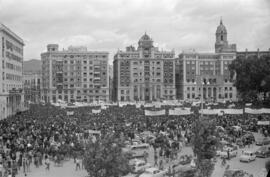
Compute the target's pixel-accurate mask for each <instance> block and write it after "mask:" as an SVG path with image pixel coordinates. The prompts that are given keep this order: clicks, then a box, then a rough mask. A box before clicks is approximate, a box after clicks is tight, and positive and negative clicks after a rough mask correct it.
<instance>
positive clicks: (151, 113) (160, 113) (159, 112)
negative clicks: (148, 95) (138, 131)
mask: <svg viewBox="0 0 270 177" xmlns="http://www.w3.org/2000/svg"><path fill="white" fill-rule="evenodd" d="M165 113H166V112H165V109H163V110H160V111H149V110H144V114H145V115H146V116H161V115H165Z"/></svg>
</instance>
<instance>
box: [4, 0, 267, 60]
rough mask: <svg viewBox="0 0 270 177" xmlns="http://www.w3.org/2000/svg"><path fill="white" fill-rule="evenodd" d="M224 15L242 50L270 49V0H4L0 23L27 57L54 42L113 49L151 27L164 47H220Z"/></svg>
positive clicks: (112, 51)
mask: <svg viewBox="0 0 270 177" xmlns="http://www.w3.org/2000/svg"><path fill="white" fill-rule="evenodd" d="M221 16H222V19H223V24H224V25H225V26H226V28H227V32H228V40H229V42H230V43H236V44H237V48H238V50H245V49H246V48H248V49H249V50H257V48H260V49H261V50H268V49H269V48H270V0H0V22H1V23H3V24H5V25H6V26H8V27H9V28H10V29H11V30H13V31H14V32H15V33H17V34H18V35H19V36H20V37H21V38H23V39H24V41H25V48H24V58H25V60H29V59H32V58H35V59H40V53H41V52H44V51H45V50H46V45H47V44H49V43H58V44H59V46H60V48H61V49H62V48H67V47H68V46H70V45H85V46H87V48H88V50H102V51H109V52H110V58H112V57H113V55H114V54H115V52H116V51H117V50H118V49H124V48H125V47H126V46H127V45H135V46H137V42H138V40H139V38H140V37H141V36H142V35H143V34H144V33H145V32H147V33H148V34H149V35H150V36H151V37H152V39H153V40H154V42H155V45H156V46H158V47H159V48H161V49H163V50H172V49H174V50H175V51H176V54H177V55H178V54H179V53H180V52H181V51H182V50H188V49H195V50H196V51H200V52H209V51H214V43H215V31H216V28H217V26H218V25H219V21H220V17H221Z"/></svg>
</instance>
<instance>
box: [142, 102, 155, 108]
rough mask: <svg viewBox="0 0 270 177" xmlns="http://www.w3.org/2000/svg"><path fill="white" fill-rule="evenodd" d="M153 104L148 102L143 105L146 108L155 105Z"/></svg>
mask: <svg viewBox="0 0 270 177" xmlns="http://www.w3.org/2000/svg"><path fill="white" fill-rule="evenodd" d="M153 106H154V105H153V104H151V103H147V104H145V105H143V107H145V108H151V107H153Z"/></svg>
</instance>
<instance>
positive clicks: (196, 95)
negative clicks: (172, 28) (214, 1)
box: [0, 1, 270, 177]
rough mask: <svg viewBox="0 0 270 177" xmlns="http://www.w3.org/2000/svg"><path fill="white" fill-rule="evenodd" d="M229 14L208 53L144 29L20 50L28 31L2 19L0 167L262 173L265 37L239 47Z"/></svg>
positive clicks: (181, 176) (185, 175)
mask: <svg viewBox="0 0 270 177" xmlns="http://www.w3.org/2000/svg"><path fill="white" fill-rule="evenodd" d="M0 5H1V1H0ZM0 10H1V6H0ZM0 15H1V13H0ZM225 19H226V16H224V18H223V19H222V18H220V19H215V20H216V22H217V26H216V28H215V30H214V31H210V32H209V38H210V37H211V38H212V37H213V38H214V40H212V41H215V43H214V44H213V48H214V51H212V52H211V51H210V52H199V51H197V50H195V49H190V50H183V51H182V52H178V51H175V50H174V49H171V50H168V49H167V48H166V50H165V49H163V48H162V47H160V46H162V45H158V44H160V43H162V42H163V41H154V38H155V36H150V33H148V32H145V31H141V32H139V33H137V34H141V36H138V37H137V38H138V40H137V43H135V44H134V43H130V44H129V43H128V44H127V46H126V48H125V49H119V48H118V49H117V47H119V46H117V45H116V44H115V47H116V49H115V51H116V52H115V53H111V52H109V51H103V50H89V49H88V48H87V47H86V46H78V45H75V44H74V45H73V44H72V43H71V44H70V46H69V47H68V48H66V49H64V48H63V49H60V47H59V45H60V46H62V44H61V42H63V41H58V42H59V44H56V43H47V44H46V45H45V46H43V47H44V48H43V49H45V51H44V50H43V49H40V52H39V54H40V59H39V60H28V61H26V60H25V59H24V48H26V47H27V45H28V43H30V42H31V40H29V39H25V40H23V39H24V37H23V36H19V35H18V34H20V32H18V30H16V29H10V28H9V27H8V25H7V26H6V25H4V24H2V23H0V60H1V61H0V69H1V71H0V177H23V176H29V177H46V176H48V177H59V176H66V177H267V176H269V175H270V173H269V175H268V172H269V171H270V48H269V49H268V50H260V49H257V50H253V51H249V50H248V49H246V50H238V48H237V45H236V44H230V43H229V41H228V39H229V36H230V34H231V33H230V29H227V28H226V26H227V24H230V20H225ZM0 20H1V18H0ZM198 23H199V22H198ZM229 26H230V25H229ZM210 29H213V28H210ZM242 30H246V31H248V30H249V29H242ZM14 31H16V33H15V32H14ZM161 31H162V30H161ZM17 32H18V33H17ZM268 33H269V31H268ZM211 34H215V35H212V36H210V35H211ZM157 38H158V37H157ZM80 39H81V40H82V38H80ZM230 39H231V38H230ZM85 40H86V39H85ZM232 40H233V39H232ZM246 40H247V39H246ZM25 41H27V42H25ZM29 41H30V42H29ZM71 41H73V40H71ZM104 41H106V40H104ZM73 42H74V41H73ZM157 42H160V43H157ZM43 43H44V42H43ZM126 43H127V42H125V44H126ZM260 46H263V47H264V48H267V47H270V46H265V45H264V44H261V45H260ZM241 48H243V46H242V47H241ZM110 57H111V59H112V60H111V59H110Z"/></svg>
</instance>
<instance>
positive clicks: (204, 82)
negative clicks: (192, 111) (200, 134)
mask: <svg viewBox="0 0 270 177" xmlns="http://www.w3.org/2000/svg"><path fill="white" fill-rule="evenodd" d="M204 85H210V82H209V81H208V82H206V79H203V78H201V117H203V101H204V100H203V89H204Z"/></svg>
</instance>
